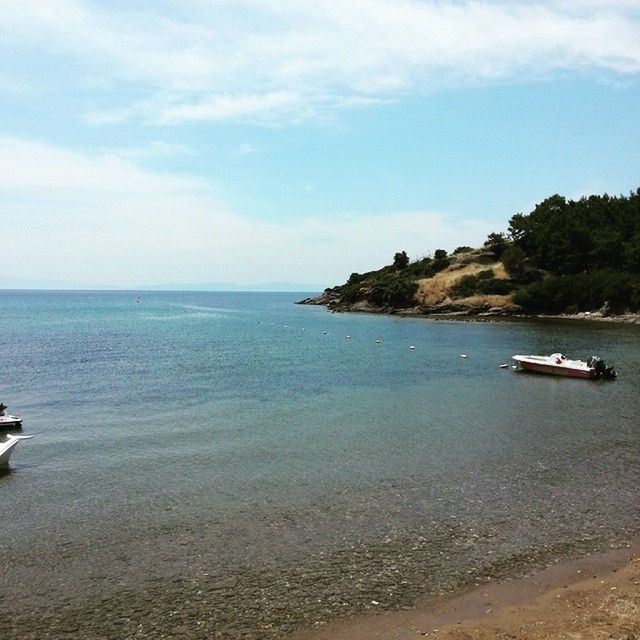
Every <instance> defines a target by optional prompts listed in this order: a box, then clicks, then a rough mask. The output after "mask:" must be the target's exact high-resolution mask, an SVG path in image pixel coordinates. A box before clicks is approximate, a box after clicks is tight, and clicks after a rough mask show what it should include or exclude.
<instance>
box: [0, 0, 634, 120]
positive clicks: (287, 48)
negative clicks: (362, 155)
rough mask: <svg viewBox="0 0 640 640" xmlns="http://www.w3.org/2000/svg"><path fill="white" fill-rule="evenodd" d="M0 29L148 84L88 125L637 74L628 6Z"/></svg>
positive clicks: (60, 21)
mask: <svg viewBox="0 0 640 640" xmlns="http://www.w3.org/2000/svg"><path fill="white" fill-rule="evenodd" d="M160 11H162V13H160ZM0 34H1V36H2V40H3V41H4V43H5V46H11V47H13V48H25V47H30V48H32V49H34V50H37V51H42V52H45V53H44V55H52V56H56V57H62V58H67V57H71V58H74V59H76V60H82V63H83V67H84V68H85V69H87V70H89V73H90V74H93V75H94V76H99V77H103V78H106V79H109V80H110V81H113V82H115V83H116V84H117V83H119V82H121V83H130V82H135V83H138V84H139V85H141V86H143V87H144V88H145V90H146V95H147V98H146V99H144V100H139V101H137V102H136V103H135V104H120V105H117V106H113V105H109V107H108V108H105V109H103V110H100V111H97V110H93V111H92V112H91V115H90V116H89V119H90V121H91V122H94V123H109V122H117V121H122V120H126V119H130V118H140V119H143V120H148V121H151V122H157V123H179V122H196V121H207V120H223V119H234V118H240V119H252V120H256V121H259V122H266V123H269V122H280V121H282V120H284V121H295V120H296V119H302V118H314V117H323V116H326V114H327V113H328V112H331V111H335V110H340V109H344V108H348V107H350V108H353V107H356V106H361V105H363V104H369V103H371V102H377V101H380V100H390V99H397V98H398V97H401V96H404V95H406V94H415V93H421V92H428V91H434V90H437V89H439V88H441V87H443V86H451V85H465V84H469V83H477V82H493V81H496V80H502V79H511V78H519V79H526V78H531V77H536V78H539V77H541V76H542V77H544V76H547V75H549V74H552V73H554V72H556V71H572V70H579V71H584V70H590V69H591V70H599V71H605V72H608V73H611V74H616V75H630V74H638V73H639V72H640V9H639V7H638V3H637V2H636V1H635V0H634V1H631V0H559V1H552V0H538V1H535V0H532V1H529V2H522V3H512V2H496V1H488V0H487V1H484V2H481V1H471V0H466V1H453V0H441V1H439V2H427V1H424V0H351V1H350V2H343V1H339V0H326V1H325V2H317V1H316V0H298V1H297V2H295V3H291V2H274V1H273V0H242V1H241V2H237V3H225V2H210V3H205V2H202V1H201V0H183V1H182V2H180V3H178V2H177V1H176V0H170V1H169V2H164V3H161V4H159V5H157V6H156V5H153V4H146V5H144V8H138V6H137V5H128V4H125V5H119V7H118V8H115V7H113V6H110V5H105V4H102V3H98V2H91V1H90V0H58V1H57V2H56V3H54V4H50V3H43V2H40V1H39V0H23V1H22V2H20V3H16V2H13V1H12V0H0Z"/></svg>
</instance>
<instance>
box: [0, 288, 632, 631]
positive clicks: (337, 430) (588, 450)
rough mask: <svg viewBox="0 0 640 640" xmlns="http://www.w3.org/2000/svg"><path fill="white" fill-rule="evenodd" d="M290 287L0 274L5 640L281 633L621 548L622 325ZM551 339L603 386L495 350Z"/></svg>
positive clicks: (1, 612)
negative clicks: (12, 431)
mask: <svg viewBox="0 0 640 640" xmlns="http://www.w3.org/2000/svg"><path fill="white" fill-rule="evenodd" d="M306 295H309V294H307V293H304V292H301V293H208V292H151V291H144V292H135V291H118V292H111V291H59V292H55V291H46V292H44V291H43V292H35V291H3V292H0V303H1V305H2V307H1V308H2V313H1V314H0V354H1V368H0V401H2V402H4V403H5V404H6V405H8V407H9V412H10V413H15V414H19V415H21V416H22V417H23V420H24V426H23V432H22V433H23V434H25V435H35V436H36V437H35V438H34V439H32V440H29V441H25V442H23V443H21V444H19V445H18V447H17V448H16V450H15V452H14V454H13V457H12V460H11V467H10V470H9V471H5V472H3V474H2V475H1V476H0V636H2V637H3V638H7V639H9V638H21V639H23V638H43V637H56V638H67V637H68V638H72V637H76V638H77V637H122V638H125V637H129V636H131V637H134V636H135V637H136V638H141V637H149V638H157V637H167V638H169V637H176V638H178V637H183V638H191V637H193V638H200V637H202V638H210V637H220V638H226V637H229V638H231V637H234V638H238V637H242V638H245V637H246V638H271V637H284V636H285V635H286V634H288V633H290V632H293V631H296V630H299V629H301V628H302V629H304V628H306V627H310V626H313V625H317V624H323V623H325V622H327V621H331V620H335V619H338V618H342V617H348V616H352V615H358V614H362V613H367V612H371V611H379V610H386V609H398V608H404V607H409V606H413V605H414V604H415V603H416V602H418V601H419V600H420V599H423V598H428V597H439V596H442V595H443V594H447V593H454V592H456V591H457V590H459V589H462V588H465V587H466V586H469V585H473V584H482V583H483V582H485V581H490V580H496V579H505V578H509V577H512V576H515V575H522V574H526V573H527V572H530V571H533V570H535V569H536V568H539V567H541V566H546V565H548V564H551V563H554V562H559V561H561V560H562V559H564V558H568V557H574V556H578V555H585V554H589V553H593V552H596V551H602V550H604V549H608V548H611V547H624V546H626V545H628V544H631V543H632V542H633V541H635V540H637V538H638V532H639V530H640V518H639V515H640V511H639V504H640V503H639V501H638V491H639V490H640V403H639V400H640V327H638V326H629V325H622V324H614V323H608V322H586V321H567V320H553V319H544V320H516V319H512V320H495V319H493V320H492V319H486V321H444V320H438V321H436V320H429V319H422V318H406V317H398V316H387V315H369V314H345V313H329V312H328V311H327V310H326V309H325V308H324V307H318V306H306V305H296V304H295V302H296V301H297V300H299V299H301V298H304V297H305V296H306ZM552 352H562V353H564V354H565V355H566V356H567V357H569V358H580V359H586V357H587V356H589V355H592V354H597V355H600V356H601V357H603V358H604V360H605V361H606V363H607V364H608V365H613V366H615V368H616V370H617V372H618V378H617V380H615V381H584V380H574V379H564V378H556V377H549V376H543V375H536V374H530V373H525V372H521V371H516V370H514V369H513V368H512V367H511V356H512V355H514V354H517V353H520V354H529V353H533V354H549V353H552ZM463 356H465V357H463ZM502 364H508V365H509V366H508V367H507V368H501V367H500V365H502ZM0 438H1V436H0ZM101 634H102V635H101Z"/></svg>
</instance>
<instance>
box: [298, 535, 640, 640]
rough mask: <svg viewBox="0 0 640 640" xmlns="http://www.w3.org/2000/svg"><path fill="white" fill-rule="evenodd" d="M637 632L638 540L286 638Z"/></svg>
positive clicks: (525, 637)
mask: <svg viewBox="0 0 640 640" xmlns="http://www.w3.org/2000/svg"><path fill="white" fill-rule="evenodd" d="M416 637H425V638H432V639H438V640H472V639H473V640H489V639H492V638H497V639H504V640H506V639H510V640H512V639H518V640H529V639H530V640H542V639H543V638H576V639H577V638H584V639H591V638H592V639H594V640H595V639H599V638H618V639H621V640H622V639H624V640H634V639H636V638H638V637H640V545H638V544H636V545H634V546H633V547H631V548H628V549H619V550H615V551H610V552H607V553H603V554H596V555H592V556H587V557H585V558H581V559H578V560H572V561H568V562H564V563H559V564H556V565H553V566H551V567H548V568H546V569H544V570H542V571H540V572H537V573H535V574H534V575H531V576H528V577H526V578H522V579H518V580H506V581H503V582H500V583H495V584H487V585H482V586H480V587H477V588H475V589H473V590H471V591H469V592H467V593H465V594H463V595H460V596H457V597H454V598H445V599H442V600H439V601H433V600H430V601H425V602H423V603H421V604H420V605H419V606H417V607H416V608H415V609H413V610H411V611H408V612H394V613H384V614H380V615H371V616H365V617H362V618H360V619H357V620H351V621H348V622H343V623H340V624H335V625H328V626H325V627H322V628H317V629H315V630H313V631H310V632H306V633H302V634H298V635H296V636H294V637H293V638H292V639H291V640H374V639H380V640H382V639H385V640H408V639H409V638H416Z"/></svg>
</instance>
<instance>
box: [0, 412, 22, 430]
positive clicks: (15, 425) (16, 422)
mask: <svg viewBox="0 0 640 640" xmlns="http://www.w3.org/2000/svg"><path fill="white" fill-rule="evenodd" d="M8 429H22V418H21V417H20V416H12V415H8V416H3V415H0V431H7V430H8Z"/></svg>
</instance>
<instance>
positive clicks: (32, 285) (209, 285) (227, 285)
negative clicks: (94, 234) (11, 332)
mask: <svg viewBox="0 0 640 640" xmlns="http://www.w3.org/2000/svg"><path fill="white" fill-rule="evenodd" d="M0 289H35V290H54V291H55V290H64V291H68V290H86V291H91V290H101V291H104V290H107V291H108V290H113V291H119V290H120V291H247V292H249V291H258V292H267V291H292V292H297V293H300V292H305V293H310V292H319V291H322V289H323V287H321V286H320V285H318V284H309V283H301V282H263V283H261V284H244V285H243V284H235V283H233V282H169V283H165V284H145V285H139V286H135V287H122V286H119V287H118V286H113V285H104V284H95V283H87V282H73V281H69V280H53V279H46V278H11V277H9V276H0Z"/></svg>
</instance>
